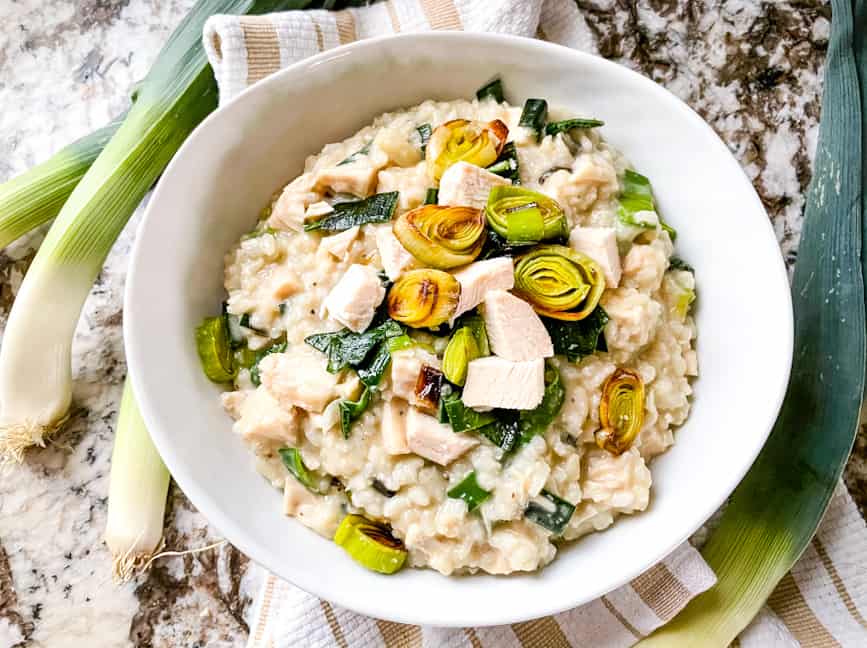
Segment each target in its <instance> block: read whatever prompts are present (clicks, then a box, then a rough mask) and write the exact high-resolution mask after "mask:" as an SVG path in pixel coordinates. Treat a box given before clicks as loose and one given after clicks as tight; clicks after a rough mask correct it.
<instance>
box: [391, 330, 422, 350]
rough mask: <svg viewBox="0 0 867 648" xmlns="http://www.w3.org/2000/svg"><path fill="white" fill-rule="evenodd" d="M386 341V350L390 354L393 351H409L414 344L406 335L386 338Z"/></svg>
mask: <svg viewBox="0 0 867 648" xmlns="http://www.w3.org/2000/svg"><path fill="white" fill-rule="evenodd" d="M387 341H388V350H389V351H390V352H391V353H394V352H395V351H403V350H404V349H410V348H412V347H414V346H415V342H414V341H413V339H412V338H411V337H410V336H408V335H407V334H406V333H403V334H401V335H398V336H397V337H391V338H387Z"/></svg>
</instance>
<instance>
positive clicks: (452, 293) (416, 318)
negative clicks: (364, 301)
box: [388, 268, 461, 328]
mask: <svg viewBox="0 0 867 648" xmlns="http://www.w3.org/2000/svg"><path fill="white" fill-rule="evenodd" d="M460 296H461V285H460V284H459V283H458V280H457V279H455V278H454V277H453V276H452V275H450V274H449V273H447V272H443V271H442V270H433V269H430V268H425V269H422V270H410V271H409V272H406V273H404V274H403V275H401V277H400V278H399V279H398V280H397V281H395V282H394V285H393V286H392V287H391V290H389V291H388V314H389V315H390V316H391V318H392V319H394V320H397V321H398V322H403V323H404V324H406V325H407V326H411V327H413V328H425V327H434V326H439V325H440V324H442V323H444V322H447V321H448V320H449V318H450V317H451V316H452V315H454V313H455V311H456V310H457V307H458V300H459V299H460Z"/></svg>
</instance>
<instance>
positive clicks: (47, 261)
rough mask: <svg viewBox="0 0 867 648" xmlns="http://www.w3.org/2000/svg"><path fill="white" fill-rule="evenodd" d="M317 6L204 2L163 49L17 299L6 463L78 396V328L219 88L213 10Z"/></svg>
mask: <svg viewBox="0 0 867 648" xmlns="http://www.w3.org/2000/svg"><path fill="white" fill-rule="evenodd" d="M287 4H288V5H293V8H296V7H297V6H299V5H300V6H304V5H306V4H309V2H304V1H302V2H295V3H292V2H288V3H286V2H277V1H276V0H199V2H198V3H197V4H196V6H195V7H194V8H193V9H192V11H190V13H189V14H188V15H187V17H186V18H185V19H184V20H183V22H182V23H181V25H180V26H179V27H178V28H177V29H176V30H175V32H174V33H173V34H172V36H171V38H170V39H169V41H168V43H167V44H166V46H165V47H164V48H163V50H162V52H161V53H160V56H159V57H158V59H157V61H156V63H155V64H154V66H153V68H151V71H150V72H149V74H148V76H147V78H146V79H145V80H144V82H143V83H142V85H141V87H140V89H139V90H138V92H137V96H136V101H135V103H134V105H133V106H132V108H131V109H130V112H129V114H128V115H127V117H126V119H125V120H124V121H123V124H121V126H120V128H119V129H118V130H117V132H116V133H115V135H114V136H113V137H112V138H111V140H110V141H109V142H108V144H107V145H106V147H105V149H104V150H103V151H102V153H101V154H100V155H99V157H98V158H97V159H96V161H94V163H93V165H92V166H91V167H90V169H89V170H88V171H87V173H86V174H85V175H84V177H83V178H82V179H81V181H80V182H79V184H78V186H76V187H75V189H74V190H73V192H72V194H71V195H70V196H69V198H68V200H67V201H66V203H65V204H64V206H63V208H62V209H61V211H60V213H59V214H58V216H57V219H56V220H55V221H54V224H53V225H52V227H51V229H50V230H49V232H48V235H47V236H46V238H45V241H44V243H43V244H42V246H41V247H40V249H39V252H38V253H37V255H36V258H35V259H34V260H33V264H32V265H31V266H30V270H29V271H28V273H27V275H26V277H25V278H24V282H23V283H22V284H21V289H20V291H19V293H18V295H17V296H16V299H15V303H14V304H13V307H12V311H11V312H10V314H9V320H8V323H7V325H6V331H5V334H4V338H3V345H2V347H0V458H2V460H4V461H21V459H22V456H23V452H24V450H25V449H26V448H27V447H28V446H30V445H33V444H38V445H44V443H45V441H46V440H47V439H48V438H49V437H50V435H51V434H52V433H53V432H55V431H56V430H57V428H58V427H59V426H60V425H61V424H62V423H63V421H64V419H65V417H66V415H67V412H68V410H69V405H70V400H71V392H72V388H71V369H70V366H71V353H70V352H71V345H72V336H73V333H74V331H75V325H76V322H77V320H78V316H79V314H80V312H81V307H82V305H83V303H84V300H85V299H86V298H87V295H88V293H89V292H90V288H91V286H92V285H93V282H94V280H95V279H96V277H97V275H98V274H99V271H100V269H101V268H102V264H103V262H104V261H105V257H106V256H107V255H108V252H109V250H110V249H111V246H112V245H113V244H114V241H115V240H116V239H117V237H118V235H119V234H120V232H121V230H122V229H123V227H124V225H125V224H126V222H127V221H128V220H129V217H130V215H131V214H132V212H133V210H134V209H135V208H136V206H137V205H138V203H139V202H140V201H141V199H142V198H143V197H144V195H145V193H146V192H147V191H148V189H149V188H150V187H151V185H152V184H153V182H154V181H155V180H156V178H157V177H158V176H159V174H160V173H161V172H162V170H163V169H164V168H165V166H166V164H168V162H169V160H170V159H171V158H172V156H173V155H174V153H175V151H177V149H178V147H180V145H181V143H183V141H184V139H186V137H187V135H189V133H190V132H191V131H192V129H193V128H195V126H196V125H197V124H198V123H199V122H200V121H201V120H202V119H203V118H204V117H205V116H206V115H207V114H208V113H210V112H211V111H212V110H213V109H214V108H215V107H216V103H217V88H216V85H215V83H214V78H213V74H212V72H211V69H210V68H209V67H208V65H207V59H206V57H205V52H204V49H203V47H202V45H201V34H202V27H203V25H204V22H205V20H206V19H207V18H208V16H210V15H211V14H214V13H248V12H252V11H268V10H271V9H273V8H274V7H275V6H281V5H287Z"/></svg>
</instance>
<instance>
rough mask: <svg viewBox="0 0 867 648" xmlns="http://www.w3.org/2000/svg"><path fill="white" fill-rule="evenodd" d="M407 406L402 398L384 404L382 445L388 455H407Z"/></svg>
mask: <svg viewBox="0 0 867 648" xmlns="http://www.w3.org/2000/svg"><path fill="white" fill-rule="evenodd" d="M408 409H409V405H408V404H407V402H406V401H405V400H403V399H402V398H392V399H391V400H390V401H388V402H387V403H385V408H384V411H383V415H382V445H383V447H384V448H385V451H386V452H387V453H388V454H390V455H399V454H407V453H408V452H409V445H407V442H406V418H407V410H408Z"/></svg>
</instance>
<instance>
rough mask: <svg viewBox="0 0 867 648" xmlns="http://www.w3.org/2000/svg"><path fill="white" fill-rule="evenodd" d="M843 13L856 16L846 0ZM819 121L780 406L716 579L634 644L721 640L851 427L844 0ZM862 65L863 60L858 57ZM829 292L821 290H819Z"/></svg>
mask: <svg viewBox="0 0 867 648" xmlns="http://www.w3.org/2000/svg"><path fill="white" fill-rule="evenodd" d="M854 4H855V8H856V10H857V12H858V16H857V19H856V21H855V22H854V24H856V25H863V23H864V20H867V5H865V3H864V2H861V1H859V2H856V3H854ZM831 16H832V18H831V20H832V24H831V40H830V43H829V45H828V58H827V61H826V63H825V85H824V97H823V101H822V121H821V124H820V127H819V143H818V147H817V151H816V158H815V169H814V173H813V179H812V182H811V186H810V192H809V194H808V197H807V205H806V210H805V214H804V225H803V230H802V234H801V242H800V248H799V251H798V261H797V264H796V266H795V273H794V277H793V281H792V297H793V302H794V310H795V343H794V348H795V362H794V366H793V368H792V375H791V378H790V380H789V390H788V392H787V394H786V398H785V401H784V402H783V407H782V410H781V412H780V416H779V418H778V419H777V423H776V425H775V426H774V429H773V431H772V432H771V435H770V437H769V439H768V442H767V443H766V444H765V447H764V448H763V449H762V452H761V453H760V454H759V457H758V459H757V460H756V462H755V464H753V467H752V468H751V469H750V471H749V472H748V473H747V476H746V477H745V478H744V479H743V481H742V482H741V483H740V485H739V486H738V487H737V489H735V492H734V493H733V494H732V497H731V500H730V501H729V504H728V506H727V507H726V509H725V511H724V513H723V515H722V517H721V519H720V522H719V526H718V527H717V528H716V529H715V530H714V531H713V533H712V534H711V536H710V538H709V540H708V542H707V544H706V545H705V546H704V548H703V549H702V554H703V555H704V558H705V560H706V561H707V562H708V564H709V565H710V567H711V569H713V570H714V572H715V573H716V575H717V579H718V580H717V584H716V586H715V587H713V588H711V589H710V590H708V591H707V592H706V593H704V594H701V595H699V596H698V597H696V598H695V599H693V600H692V601H691V602H690V603H689V604H688V605H687V606H686V608H684V610H683V612H681V613H680V614H679V615H678V616H677V617H675V618H674V620H673V621H672V622H670V623H668V624H667V625H665V626H663V627H662V628H660V629H659V630H658V631H657V632H656V633H654V634H653V635H652V636H651V637H650V638H649V639H646V640H644V641H643V642H641V643H640V644H639V645H640V646H642V647H657V646H658V647H660V648H681V647H683V648H686V647H690V646H697V645H701V646H706V647H709V648H715V647H719V648H723V647H724V646H727V645H729V643H730V642H731V641H732V640H734V638H735V637H736V636H737V635H738V633H740V631H741V630H743V628H744V627H745V626H746V625H747V624H748V623H749V622H750V620H751V619H752V618H753V617H754V616H755V614H756V613H757V612H758V611H759V610H760V609H761V607H762V605H764V602H765V600H766V599H767V598H768V596H769V595H770V594H771V592H772V591H773V590H774V588H775V587H776V585H777V583H778V582H779V580H780V579H781V578H782V577H783V576H784V575H785V574H786V573H787V572H788V571H789V570H790V569H791V568H792V565H794V563H795V562H796V561H797V560H798V558H799V557H800V555H801V553H802V552H803V551H804V549H805V548H806V547H807V545H808V544H809V542H810V540H811V538H812V536H813V533H814V532H815V530H816V527H817V526H818V524H819V522H820V521H821V519H822V515H823V513H824V511H825V507H826V506H827V504H828V501H829V499H830V497H831V495H832V493H833V491H834V489H835V488H836V486H837V484H838V481H839V479H840V474H841V473H842V471H843V467H844V466H845V464H846V459H847V457H848V455H849V451H850V450H851V448H852V443H853V441H854V439H855V434H856V431H857V430H858V427H859V411H860V407H861V402H862V396H863V393H864V370H865V346H867V340H865V321H864V283H863V275H862V263H864V261H867V259H865V260H862V252H863V251H864V249H867V248H864V249H862V236H864V235H865V234H867V230H865V229H864V226H863V220H862V219H863V216H864V200H865V197H864V194H863V189H864V184H863V183H864V170H865V162H864V154H865V153H867V150H865V149H864V147H863V146H862V143H863V139H862V138H863V135H864V134H865V130H864V114H865V113H864V112H863V111H862V106H861V104H860V101H859V93H860V94H861V96H863V97H864V98H865V99H867V88H865V81H867V79H865V78H864V77H862V78H861V85H860V86H859V78H858V70H857V68H856V57H857V58H860V59H861V61H862V62H864V60H865V58H867V44H865V40H864V36H863V33H861V32H860V31H859V30H857V29H856V30H855V34H856V38H855V46H856V47H857V50H856V51H855V53H854V55H853V49H852V48H853V17H852V3H850V2H848V1H847V0H832V2H831ZM862 69H863V68H862ZM829 296H832V297H831V298H829Z"/></svg>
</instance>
